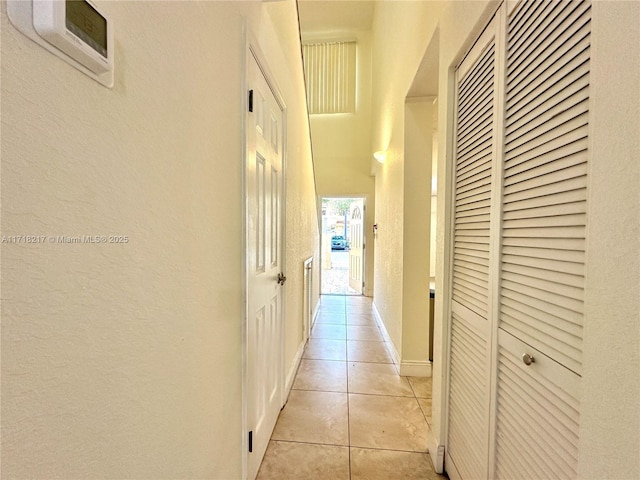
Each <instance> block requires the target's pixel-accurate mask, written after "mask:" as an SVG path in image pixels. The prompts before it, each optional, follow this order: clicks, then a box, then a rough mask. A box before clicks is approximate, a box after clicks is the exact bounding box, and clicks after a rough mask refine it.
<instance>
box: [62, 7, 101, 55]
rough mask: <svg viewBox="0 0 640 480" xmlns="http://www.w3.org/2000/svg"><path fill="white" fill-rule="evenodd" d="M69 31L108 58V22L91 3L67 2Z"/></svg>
mask: <svg viewBox="0 0 640 480" xmlns="http://www.w3.org/2000/svg"><path fill="white" fill-rule="evenodd" d="M66 7H67V8H66V11H65V13H66V24H67V30H69V31H70V32H72V33H74V34H75V35H76V36H77V37H79V38H80V39H81V40H83V41H84V42H85V43H86V44H87V45H89V46H90V47H91V48H93V49H94V50H95V51H96V52H98V53H99V54H100V55H102V56H103V57H104V58H107V20H106V19H105V18H104V17H103V16H102V15H100V14H99V13H98V11H97V10H96V9H95V8H93V7H92V6H91V5H90V4H89V2H85V1H78V0H66Z"/></svg>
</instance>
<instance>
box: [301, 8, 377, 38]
mask: <svg viewBox="0 0 640 480" xmlns="http://www.w3.org/2000/svg"><path fill="white" fill-rule="evenodd" d="M373 5H374V2H373V1H370V0H357V1H354V0H322V1H319V0H298V6H299V9H300V29H301V30H302V33H303V34H305V33H322V32H333V31H340V32H344V31H355V30H371V22H372V20H373Z"/></svg>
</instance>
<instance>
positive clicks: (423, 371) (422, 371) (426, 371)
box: [372, 302, 432, 377]
mask: <svg viewBox="0 0 640 480" xmlns="http://www.w3.org/2000/svg"><path fill="white" fill-rule="evenodd" d="M372 307H373V316H374V317H375V319H376V323H377V324H378V327H380V332H381V333H382V336H383V337H384V342H385V346H386V347H387V350H388V352H389V355H391V358H392V359H393V363H394V364H395V365H396V368H397V369H398V373H399V374H400V375H402V376H403V377H430V376H431V374H432V367H431V362H430V361H428V360H425V361H404V362H403V361H402V360H401V358H400V354H399V353H398V350H397V349H396V346H395V345H394V344H393V341H392V340H391V337H390V336H389V332H387V327H385V325H384V322H383V321H382V316H381V315H380V312H379V311H378V307H376V304H375V302H373V303H372Z"/></svg>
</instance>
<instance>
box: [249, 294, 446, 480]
mask: <svg viewBox="0 0 640 480" xmlns="http://www.w3.org/2000/svg"><path fill="white" fill-rule="evenodd" d="M430 421H431V379H430V378H428V379H427V378H418V377H400V376H399V375H398V372H397V370H396V367H395V365H394V364H393V362H392V358H391V356H390V355H389V353H388V352H387V348H386V344H385V342H384V338H383V336H382V335H381V333H380V330H379V328H378V327H377V325H376V321H375V318H374V316H373V313H372V309H371V300H370V299H369V298H366V297H361V296H327V295H323V296H322V297H321V301H320V309H319V313H318V317H317V320H316V323H315V326H314V328H313V330H312V332H311V338H310V339H309V342H308V344H307V346H306V348H305V352H304V354H303V358H302V361H301V363H300V367H299V369H298V373H297V376H296V378H295V380H294V384H293V388H292V390H291V394H290V396H289V400H288V402H287V404H286V405H285V407H284V408H283V410H282V411H281V412H280V417H279V419H278V422H277V424H276V427H275V429H274V432H273V435H272V437H271V441H270V443H269V447H268V449H267V452H266V454H265V458H264V460H263V462H262V465H261V467H260V471H259V473H258V479H261V480H273V479H278V480H286V479H301V478H304V479H305V480H313V479H318V480H321V479H322V480H324V479H328V478H331V479H345V480H346V479H352V480H356V479H367V480H374V479H379V480H389V479H394V478H402V479H418V478H420V479H437V478H446V477H443V476H440V475H438V474H436V473H435V472H434V471H433V466H432V464H431V459H430V457H429V455H428V454H427V453H426V451H427V437H428V435H429V434H430V427H429V422H430Z"/></svg>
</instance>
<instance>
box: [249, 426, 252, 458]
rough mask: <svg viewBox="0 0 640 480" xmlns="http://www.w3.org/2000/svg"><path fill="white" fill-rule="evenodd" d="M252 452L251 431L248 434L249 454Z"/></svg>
mask: <svg viewBox="0 0 640 480" xmlns="http://www.w3.org/2000/svg"><path fill="white" fill-rule="evenodd" d="M251 452H253V430H251V431H250V432H249V453H251Z"/></svg>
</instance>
